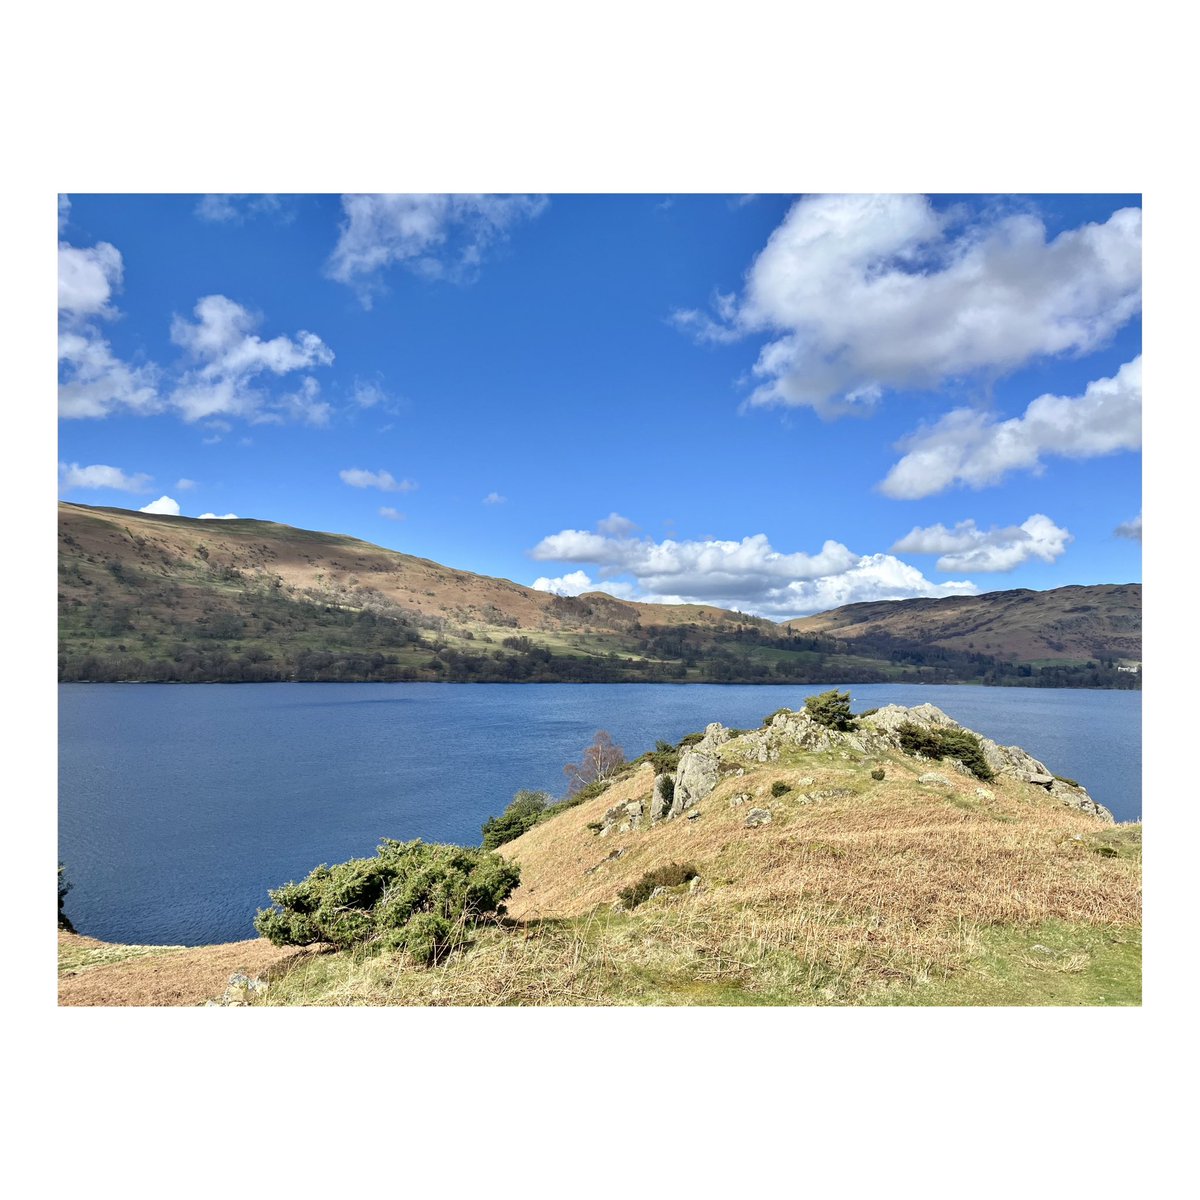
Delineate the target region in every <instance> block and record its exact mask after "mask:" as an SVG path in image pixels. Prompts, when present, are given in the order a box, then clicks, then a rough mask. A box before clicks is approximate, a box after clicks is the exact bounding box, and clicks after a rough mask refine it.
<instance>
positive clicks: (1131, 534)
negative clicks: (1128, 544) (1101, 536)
mask: <svg viewBox="0 0 1200 1200" xmlns="http://www.w3.org/2000/svg"><path fill="white" fill-rule="evenodd" d="M1113 533H1114V534H1116V536H1117V537H1119V538H1129V539H1130V541H1134V542H1140V541H1141V540H1142V514H1141V513H1138V515H1137V516H1136V517H1134V518H1133V519H1132V520H1129V521H1122V522H1121V524H1120V525H1118V526H1117V527H1116V529H1114V530H1113Z"/></svg>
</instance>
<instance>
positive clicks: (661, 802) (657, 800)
mask: <svg viewBox="0 0 1200 1200" xmlns="http://www.w3.org/2000/svg"><path fill="white" fill-rule="evenodd" d="M668 782H670V783H674V782H675V777H674V776H673V775H656V776H655V777H654V794H653V795H652V796H651V797H650V823H651V824H652V825H653V824H655V823H657V822H658V821H661V820H662V819H663V818H664V817H665V816H666V815H667V813H669V812H670V811H671V801H670V800H668V799H667V792H666V789H667V785H668Z"/></svg>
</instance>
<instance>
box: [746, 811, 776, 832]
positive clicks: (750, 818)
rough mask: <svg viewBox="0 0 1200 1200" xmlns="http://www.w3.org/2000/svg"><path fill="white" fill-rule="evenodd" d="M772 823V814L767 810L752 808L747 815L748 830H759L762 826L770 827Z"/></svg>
mask: <svg viewBox="0 0 1200 1200" xmlns="http://www.w3.org/2000/svg"><path fill="white" fill-rule="evenodd" d="M770 823H771V814H770V812H769V811H768V810H767V809H765V808H752V809H751V810H750V811H749V812H748V813H747V814H746V828H747V829H757V828H758V827H759V826H760V825H769V824H770Z"/></svg>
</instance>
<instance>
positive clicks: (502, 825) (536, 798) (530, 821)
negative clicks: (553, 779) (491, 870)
mask: <svg viewBox="0 0 1200 1200" xmlns="http://www.w3.org/2000/svg"><path fill="white" fill-rule="evenodd" d="M551 799H552V797H551V795H550V793H549V792H531V791H525V790H522V791H519V792H517V794H516V795H515V796H513V798H512V803H511V804H509V806H508V807H507V808H506V809H505V810H504V812H503V813H502V814H501V815H500V816H498V817H489V818H488V819H487V821H485V822H484V825H483V848H484V849H485V850H495V849H496V847H497V846H503V845H504V843H505V842H511V841H512V840H513V838H519V837H520V836H521V834H523V833H524V832H525V831H526V830H527V829H532V828H533V827H534V826H535V825H536V824H537V823H538V821H539V820H540V819H541V816H542V814H543V813H544V812H545V811H546V808H547V806H548V805H549V803H550V801H551Z"/></svg>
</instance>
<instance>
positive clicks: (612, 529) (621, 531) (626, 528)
mask: <svg viewBox="0 0 1200 1200" xmlns="http://www.w3.org/2000/svg"><path fill="white" fill-rule="evenodd" d="M596 528H597V529H598V530H599V531H600V532H601V533H607V534H609V535H610V536H612V537H624V536H625V535H626V534H630V533H635V532H636V531H637V528H638V527H637V526H636V525H635V524H634V523H633V522H632V521H631V520H630V519H629V518H628V517H623V516H621V514H620V513H617V512H613V513H609V514H608V516H607V517H605V518H604V520H602V521H597V522H596Z"/></svg>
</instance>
